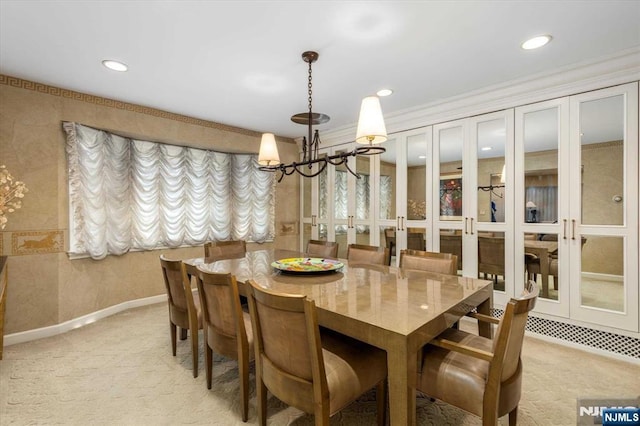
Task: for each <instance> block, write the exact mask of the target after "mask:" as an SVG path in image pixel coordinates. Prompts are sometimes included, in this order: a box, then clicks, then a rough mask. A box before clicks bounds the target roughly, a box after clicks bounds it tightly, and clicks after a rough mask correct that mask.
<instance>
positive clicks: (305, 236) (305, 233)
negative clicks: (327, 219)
mask: <svg viewBox="0 0 640 426" xmlns="http://www.w3.org/2000/svg"><path fill="white" fill-rule="evenodd" d="M310 239H311V224H310V223H305V224H303V225H302V247H306V246H307V244H308V243H309V240H310Z"/></svg>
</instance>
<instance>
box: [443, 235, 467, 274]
mask: <svg viewBox="0 0 640 426" xmlns="http://www.w3.org/2000/svg"><path fill="white" fill-rule="evenodd" d="M440 253H451V254H455V255H456V256H458V275H462V231H461V230H459V229H458V230H456V229H441V230H440Z"/></svg>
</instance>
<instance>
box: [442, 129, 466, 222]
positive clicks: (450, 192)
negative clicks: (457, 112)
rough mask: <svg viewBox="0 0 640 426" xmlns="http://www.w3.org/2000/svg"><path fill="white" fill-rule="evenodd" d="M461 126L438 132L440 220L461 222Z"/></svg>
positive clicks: (462, 141)
mask: <svg viewBox="0 0 640 426" xmlns="http://www.w3.org/2000/svg"><path fill="white" fill-rule="evenodd" d="M462 135H463V133H462V126H458V127H451V128H448V129H442V130H440V131H439V140H440V143H439V147H440V208H439V211H440V220H457V221H462V152H463V151H462V148H463V143H464V140H463V136H462Z"/></svg>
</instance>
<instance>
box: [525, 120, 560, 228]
mask: <svg viewBox="0 0 640 426" xmlns="http://www.w3.org/2000/svg"><path fill="white" fill-rule="evenodd" d="M524 168H525V178H524V194H525V197H524V202H525V209H524V221H525V222H527V223H538V222H547V223H555V222H557V220H558V108H557V107H554V108H549V109H544V110H540V111H533V112H529V113H526V114H525V115H524Z"/></svg>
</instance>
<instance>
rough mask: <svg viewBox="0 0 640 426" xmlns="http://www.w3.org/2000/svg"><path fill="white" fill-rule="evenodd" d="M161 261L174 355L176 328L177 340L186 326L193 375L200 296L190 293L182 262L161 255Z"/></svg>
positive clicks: (182, 334) (196, 349)
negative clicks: (189, 338) (189, 341)
mask: <svg viewBox="0 0 640 426" xmlns="http://www.w3.org/2000/svg"><path fill="white" fill-rule="evenodd" d="M160 265H161V267H162V276H163V278H164V284H165V288H166V291H167V300H168V303H169V332H170V334H171V350H172V352H173V356H176V332H177V328H180V340H185V339H186V338H187V330H189V333H190V334H191V356H192V361H193V377H198V352H199V349H198V330H200V329H202V316H201V312H200V299H199V298H198V297H197V295H196V297H194V296H193V292H192V290H191V280H190V279H189V276H188V275H187V270H186V265H185V264H183V263H182V262H181V261H180V260H169V259H167V258H165V257H164V255H162V256H160Z"/></svg>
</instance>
